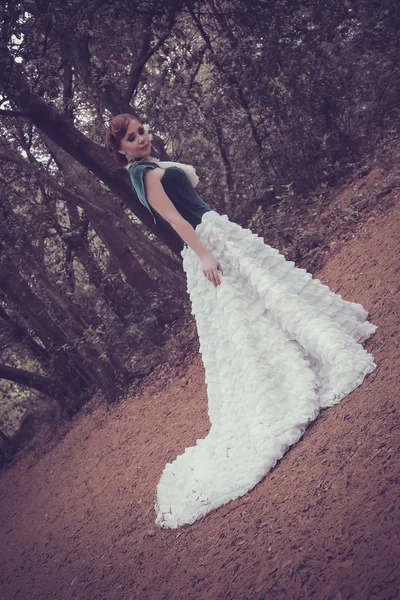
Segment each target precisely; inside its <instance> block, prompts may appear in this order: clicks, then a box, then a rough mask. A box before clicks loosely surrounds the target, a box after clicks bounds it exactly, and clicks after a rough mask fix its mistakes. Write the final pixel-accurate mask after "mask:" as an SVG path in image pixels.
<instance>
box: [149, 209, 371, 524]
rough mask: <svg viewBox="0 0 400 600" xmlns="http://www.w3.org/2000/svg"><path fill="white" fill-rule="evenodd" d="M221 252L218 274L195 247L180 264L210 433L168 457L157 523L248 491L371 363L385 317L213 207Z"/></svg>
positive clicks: (183, 518)
mask: <svg viewBox="0 0 400 600" xmlns="http://www.w3.org/2000/svg"><path fill="white" fill-rule="evenodd" d="M196 232H197V234H198V235H199V237H200V239H201V240H202V241H203V243H204V244H205V245H206V246H207V248H208V249H209V250H211V252H212V254H213V255H214V256H215V258H216V259H217V260H219V261H220V263H221V265H222V268H223V270H224V275H221V281H222V283H221V285H219V286H217V287H214V285H213V284H212V283H211V282H210V281H209V280H208V279H207V278H206V277H205V276H204V274H203V272H202V269H201V263H200V260H199V258H198V256H197V255H196V254H195V252H194V251H193V250H192V249H191V248H190V247H185V248H184V249H183V250H182V257H183V268H184V271H185V272H186V275H187V289H188V293H189V295H190V299H191V303H192V314H193V315H194V316H195V319H196V324H197V331H198V335H199V340H200V352H201V354H202V359H203V363H204V368H205V374H206V384H207V393H208V413H209V418H210V422H211V429H210V432H209V434H208V435H207V436H206V437H205V438H204V439H198V440H197V441H196V444H195V445H194V446H192V447H189V448H186V450H185V451H184V453H183V454H181V455H179V456H178V457H177V458H176V459H175V460H174V461H173V462H172V463H168V464H167V465H166V466H165V468H164V471H163V473H162V475H161V479H160V481H159V483H158V486H157V499H156V504H155V510H156V514H157V518H156V523H157V524H158V525H159V526H161V527H165V528H177V527H179V526H181V525H185V524H190V523H193V522H194V521H196V520H197V519H198V518H199V517H202V516H204V515H206V514H207V513H209V512H210V511H211V510H213V509H215V508H217V507H219V506H221V505H223V504H225V503H227V502H229V501H230V500H233V499H234V498H238V497H239V496H243V495H244V494H246V492H248V491H249V490H250V489H251V488H253V487H254V486H255V485H256V484H257V483H258V482H259V481H260V480H261V479H263V477H265V475H266V474H267V473H268V472H269V471H270V470H271V469H272V468H273V467H274V466H275V464H276V463H277V461H278V460H279V459H280V458H282V456H283V455H284V454H285V452H286V451H287V450H288V448H289V447H290V446H291V445H292V444H294V443H295V442H297V441H298V440H299V439H300V438H301V436H302V435H303V433H304V432H305V430H306V428H307V426H308V424H309V423H311V422H312V421H313V420H314V419H315V418H316V417H317V416H318V414H319V412H320V409H322V408H326V407H329V406H333V405H334V404H337V403H338V402H340V400H342V399H343V398H344V397H345V396H347V395H348V394H349V393H350V392H351V391H352V390H354V389H355V388H356V387H357V386H359V385H360V384H361V383H362V382H363V380H364V378H365V376H366V375H367V373H371V372H372V371H373V370H374V369H375V368H376V364H375V363H374V358H373V356H372V354H369V353H368V352H367V351H366V350H365V348H364V347H363V346H362V342H363V341H365V340H366V339H367V338H369V337H370V336H371V335H372V334H373V333H375V331H376V329H377V326H376V325H373V324H372V323H370V322H369V321H367V317H368V313H367V311H366V310H365V309H364V308H363V306H362V305H361V304H358V303H355V302H348V301H346V300H344V299H343V298H342V296H341V295H340V294H335V293H334V292H332V291H331V290H330V289H329V287H328V286H326V285H323V284H322V283H321V281H320V280H319V279H314V278H313V277H312V275H311V274H310V273H308V272H307V271H306V270H305V269H302V268H298V267H296V266H295V264H294V262H292V261H287V260H286V259H285V257H284V255H283V254H281V253H280V252H279V251H278V250H277V249H275V248H272V247H271V246H269V245H268V244H265V243H264V240H263V239H262V238H261V237H259V236H258V235H256V234H255V233H252V232H251V231H250V230H249V229H244V228H243V227H241V226H240V225H238V224H236V223H233V222H232V221H230V220H229V219H228V217H227V216H226V215H220V214H218V213H217V212H215V211H214V210H212V211H210V212H206V213H205V214H204V215H203V217H202V221H201V223H200V224H199V225H197V227H196Z"/></svg>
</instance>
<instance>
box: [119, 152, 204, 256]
mask: <svg viewBox="0 0 400 600" xmlns="http://www.w3.org/2000/svg"><path fill="white" fill-rule="evenodd" d="M157 167H158V165H157V164H156V163H155V162H151V161H143V162H141V163H139V164H136V165H128V166H127V168H128V170H129V175H130V179H131V183H132V186H133V189H134V190H135V192H136V194H137V195H138V198H139V200H140V201H141V202H142V204H144V205H145V206H146V207H147V209H148V210H149V212H150V214H151V215H152V216H153V220H154V223H156V217H155V215H158V216H159V217H160V218H161V219H162V217H161V215H160V214H159V213H158V212H157V211H156V210H155V208H153V207H152V206H150V204H149V203H148V201H147V198H146V191H145V185H144V172H145V169H155V168H157ZM182 167H185V168H187V167H188V165H182ZM159 168H160V167H159ZM193 172H194V169H193ZM194 177H196V176H195V175H194ZM196 179H197V178H196ZM192 180H193V179H192ZM161 184H162V186H163V188H164V191H165V193H166V194H167V196H168V197H169V199H170V200H171V202H172V203H173V205H174V206H175V208H176V209H177V211H178V212H179V213H180V214H181V215H182V217H183V218H184V219H185V220H186V221H188V222H189V223H190V224H191V226H192V227H193V229H196V226H197V225H199V223H201V218H202V216H203V214H204V213H205V212H208V211H210V210H213V209H212V208H211V207H210V206H209V205H208V204H207V203H206V202H205V201H204V200H203V199H202V198H201V197H200V196H199V195H198V193H197V192H196V190H195V189H194V187H193V185H192V183H191V180H190V179H189V177H188V175H187V174H186V172H185V170H184V169H182V168H180V167H177V166H167V167H166V168H165V169H164V174H163V176H162V178H161ZM181 239H182V238H181ZM182 241H183V240H182ZM183 242H184V241H183ZM184 245H185V246H187V243H186V242H184Z"/></svg>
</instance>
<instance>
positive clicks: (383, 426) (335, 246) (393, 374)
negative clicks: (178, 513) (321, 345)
mask: <svg viewBox="0 0 400 600" xmlns="http://www.w3.org/2000/svg"><path fill="white" fill-rule="evenodd" d="M397 164H399V163H398V162H397ZM381 176H382V177H383V175H382V172H379V170H378V171H376V170H375V171H374V170H372V172H371V173H370V175H369V176H368V178H369V185H370V190H372V191H373V186H374V185H375V184H374V181H375V182H376V181H377V180H379V178H380V177H381ZM368 178H367V179H368ZM396 181H397V183H396V184H393V185H392V186H391V185H388V186H386V188H385V190H386V192H385V194H383V195H384V198H383V199H382V202H380V203H375V204H373V205H372V206H367V207H364V213H363V218H362V219H361V220H360V221H359V222H358V223H357V224H354V223H352V224H351V223H349V227H348V231H347V234H346V235H345V236H342V238H341V239H339V240H338V241H337V242H335V241H332V243H331V244H330V250H329V252H328V253H327V256H326V260H325V262H324V265H323V267H322V268H320V269H319V270H318V271H317V272H315V273H314V277H318V278H319V279H320V280H321V281H322V282H323V283H326V284H327V285H329V286H330V287H331V289H333V290H334V291H335V292H338V293H340V294H342V296H343V297H344V298H345V299H347V300H351V301H355V302H360V303H362V304H363V305H364V307H365V308H366V309H367V310H368V311H369V312H370V319H371V321H372V322H373V323H375V324H376V325H378V330H377V332H376V334H375V335H374V336H373V337H372V338H371V339H370V340H368V341H367V342H366V344H365V347H366V348H367V350H369V351H370V352H372V354H373V355H374V359H375V362H376V363H377V365H378V367H377V369H376V370H375V371H374V372H373V373H371V374H370V375H368V376H367V377H366V379H365V381H364V383H363V384H362V385H361V386H360V387H359V388H357V389H356V390H355V391H354V392H352V393H351V394H350V395H349V396H347V397H346V398H345V399H344V400H342V402H341V403H340V404H338V405H336V406H334V407H332V408H329V409H326V410H323V411H322V412H321V414H320V416H319V417H318V418H317V419H316V420H315V421H314V422H313V423H312V424H311V425H310V426H309V428H308V429H307V431H306V432H305V434H304V436H303V437H302V438H301V440H300V441H299V442H298V443H297V444H295V445H294V446H292V447H291V448H290V449H289V451H288V452H287V453H286V454H285V455H284V457H283V458H282V459H281V460H280V461H279V462H278V463H277V465H276V467H275V468H274V469H273V470H272V471H271V472H270V473H269V474H268V475H267V476H266V477H265V479H264V480H263V481H262V482H261V483H260V484H258V485H257V486H256V487H255V488H254V489H253V490H251V491H250V492H249V493H248V494H247V495H245V496H244V497H242V498H239V499H237V500H235V501H233V502H231V503H229V504H227V505H225V506H223V507H221V508H219V509H217V510H215V511H214V512H212V513H210V514H209V515H207V516H206V517H205V518H203V519H201V520H199V521H197V522H196V523H195V524H193V525H190V526H185V527H182V528H180V529H177V530H161V529H159V528H158V527H157V526H156V525H155V524H154V519H155V512H154V500H155V489H156V485H157V483H158V480H159V478H160V475H161V472H162V470H163V468H164V465H165V464H166V462H170V461H172V460H173V459H174V458H175V457H176V456H177V454H180V453H181V452H183V450H184V448H185V447H186V446H189V445H193V444H194V443H195V440H196V439H197V438H199V437H204V436H205V435H206V434H207V431H208V427H209V422H208V417H207V398H206V387H205V383H204V371H203V366H202V362H201V357H200V356H199V355H198V354H197V350H196V348H197V346H196V344H197V339H196V329H195V324H194V321H193V317H192V316H191V315H190V314H188V315H187V316H186V317H185V319H184V320H183V324H184V326H183V327H182V328H181V329H180V331H178V332H177V334H176V337H175V339H174V344H173V347H171V352H170V354H169V358H168V360H166V361H164V362H163V363H162V364H159V365H157V366H156V367H155V369H154V371H153V372H152V373H151V375H149V376H148V377H147V378H146V379H145V380H144V381H143V382H142V383H141V385H140V386H139V387H138V388H136V389H135V391H134V392H132V394H130V395H128V396H126V397H125V398H123V399H122V401H121V402H120V404H118V405H115V406H111V407H110V409H109V410H107V407H106V406H105V404H104V403H99V402H97V404H96V402H93V403H92V404H91V405H88V406H85V408H84V409H83V410H82V411H81V413H80V414H79V415H77V416H76V417H75V418H74V419H73V421H72V423H69V424H68V425H65V429H64V430H63V431H62V435H61V434H60V432H59V434H58V437H56V438H50V437H47V438H46V437H43V436H42V437H41V436H39V438H38V439H39V442H37V443H36V445H35V446H33V447H32V448H31V449H30V450H29V452H25V453H23V454H22V455H21V456H20V457H19V460H18V461H17V462H16V463H15V464H13V465H12V467H11V468H9V469H7V470H5V471H4V472H3V473H2V475H1V478H0V502H1V504H0V548H1V565H0V570H1V571H0V598H1V600H14V599H18V600H50V599H51V600H53V599H54V600H56V599H57V600H69V599H72V598H77V599H80V600H95V599H99V600H117V599H118V600H133V599H136V598H138V599H140V600H162V599H163V600H175V599H176V600H178V599H179V600H180V599H182V600H195V599H196V600H197V599H201V600H203V599H204V600H216V599H219V598H221V599H225V598H230V599H240V600H245V599H248V600H253V599H254V600H263V599H270V598H277V599H279V600H280V599H283V600H286V599H290V600H292V599H295V600H299V599H308V598H311V597H312V598H316V599H321V600H345V599H346V600H347V599H350V598H354V599H356V600H364V599H374V600H375V599H380V600H390V599H393V600H394V599H397V598H399V597H400V593H399V590H400V567H399V564H400V531H399V529H400V528H399V521H400V519H399V512H398V505H399V489H400V488H399V484H400V472H399V455H400V454H399V450H400V448H399V446H400V433H399V412H398V402H399V314H400V281H399V275H400V248H399V237H400V198H398V197H397V196H396V195H395V192H396V188H398V185H399V181H398V178H397V180H396ZM362 185H365V182H363V183H362ZM362 185H361V183H360V182H356V183H354V185H353V187H349V188H348V189H347V190H344V192H343V193H342V194H339V196H338V197H337V199H336V201H335V202H336V207H337V206H339V205H342V206H349V207H350V205H351V203H352V202H353V200H354V198H355V197H357V198H360V194H359V193H358V192H359V188H361V187H362ZM367 185H368V182H367ZM357 186H358V187H357ZM356 188H357V189H356ZM356 192H357V193H356ZM352 198H353V200H352ZM329 210H332V207H331V208H330V209H329ZM328 216H329V215H328ZM325 217H327V215H325ZM327 220H328V221H329V218H328V219H327ZM189 347H191V348H192V352H191V354H190V352H189V353H188V352H187V349H188V348H189ZM193 348H195V351H193ZM40 440H41V442H40Z"/></svg>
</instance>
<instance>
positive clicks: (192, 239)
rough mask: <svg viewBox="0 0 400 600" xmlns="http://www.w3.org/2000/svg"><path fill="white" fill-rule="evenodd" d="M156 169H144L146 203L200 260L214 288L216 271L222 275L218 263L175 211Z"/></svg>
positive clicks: (216, 278)
mask: <svg viewBox="0 0 400 600" xmlns="http://www.w3.org/2000/svg"><path fill="white" fill-rule="evenodd" d="M156 171H158V169H146V170H145V173H144V183H145V190H146V198H147V201H148V203H149V204H150V205H151V206H152V207H153V208H155V210H156V211H157V212H158V213H159V214H160V215H161V216H162V217H163V218H164V219H165V220H166V221H168V223H169V224H170V225H171V227H173V228H174V229H175V231H176V232H177V234H178V235H179V236H180V237H181V238H182V239H183V241H184V242H186V243H187V244H188V246H190V247H191V248H192V250H193V251H194V252H195V253H196V254H197V256H198V257H199V258H200V260H201V263H202V267H203V273H204V275H205V276H206V277H207V279H209V280H210V281H211V282H212V283H213V284H214V286H216V285H219V284H220V279H219V274H218V270H220V271H221V273H222V267H221V265H220V263H219V262H218V261H217V260H216V259H215V257H214V256H213V255H212V254H211V252H210V251H209V250H208V248H206V246H205V245H204V244H203V242H202V241H201V239H200V238H199V236H198V235H197V233H196V232H195V230H194V228H193V227H192V226H191V224H190V223H188V221H186V219H184V218H183V217H182V215H181V214H180V213H179V211H177V209H176V208H175V206H174V204H173V203H172V202H171V200H170V199H169V197H168V196H167V194H166V193H165V191H164V188H163V186H162V183H161V181H160V177H159V175H158V173H156Z"/></svg>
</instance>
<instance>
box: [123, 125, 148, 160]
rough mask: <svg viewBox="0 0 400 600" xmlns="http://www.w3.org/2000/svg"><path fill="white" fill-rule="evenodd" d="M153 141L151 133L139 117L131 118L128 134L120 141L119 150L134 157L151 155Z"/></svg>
mask: <svg viewBox="0 0 400 600" xmlns="http://www.w3.org/2000/svg"><path fill="white" fill-rule="evenodd" d="M150 150H151V142H150V137H149V134H148V133H147V132H146V131H145V130H144V128H143V125H142V124H141V122H140V121H138V120H137V119H133V118H132V119H129V125H128V128H127V130H126V134H125V135H124V137H123V138H122V140H121V141H120V143H119V148H118V152H119V153H120V154H124V155H125V156H132V157H133V158H137V159H140V158H147V157H148V156H150Z"/></svg>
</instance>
